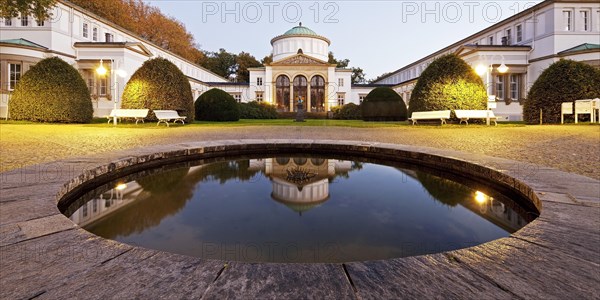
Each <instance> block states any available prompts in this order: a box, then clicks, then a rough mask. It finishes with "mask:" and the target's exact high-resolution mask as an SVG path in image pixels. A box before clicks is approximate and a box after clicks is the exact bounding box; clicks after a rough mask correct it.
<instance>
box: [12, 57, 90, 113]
mask: <svg viewBox="0 0 600 300" xmlns="http://www.w3.org/2000/svg"><path fill="white" fill-rule="evenodd" d="M8 108H9V113H10V117H11V119H13V120H29V121H36V122H60V123H88V122H90V121H91V120H92V116H93V114H94V109H93V106H92V99H91V98H90V93H89V91H88V88H87V85H86V84H85V81H84V80H83V78H82V77H81V75H80V74H79V72H77V70H76V69H75V68H73V67H72V66H71V65H69V64H68V63H66V62H65V61H63V60H62V59H60V58H58V57H52V58H46V59H43V60H41V61H39V62H38V63H37V64H35V65H34V66H33V67H31V69H29V71H27V72H26V73H25V74H24V75H23V77H21V80H20V81H19V83H18V84H17V86H16V87H15V91H14V93H13V95H12V98H11V99H10V102H9V103H8Z"/></svg>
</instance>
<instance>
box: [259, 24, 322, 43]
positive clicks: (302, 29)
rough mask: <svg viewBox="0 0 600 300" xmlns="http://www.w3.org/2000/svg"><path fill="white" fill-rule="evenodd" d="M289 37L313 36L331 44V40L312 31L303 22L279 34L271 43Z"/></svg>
mask: <svg viewBox="0 0 600 300" xmlns="http://www.w3.org/2000/svg"><path fill="white" fill-rule="evenodd" d="M289 37H311V38H316V39H320V40H323V41H325V42H327V44H328V45H331V41H329V39H327V38H326V37H324V36H321V35H318V34H317V33H316V32H314V31H312V30H311V29H310V28H308V27H306V26H302V22H300V24H298V26H295V27H293V28H292V29H290V30H288V31H286V32H285V33H284V34H282V35H278V36H276V37H274V38H273V39H272V40H271V45H273V43H274V42H275V41H277V40H280V39H284V38H289Z"/></svg>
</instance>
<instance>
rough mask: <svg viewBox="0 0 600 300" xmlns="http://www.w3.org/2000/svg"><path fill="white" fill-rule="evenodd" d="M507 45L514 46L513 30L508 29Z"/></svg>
mask: <svg viewBox="0 0 600 300" xmlns="http://www.w3.org/2000/svg"><path fill="white" fill-rule="evenodd" d="M506 45H512V29H506Z"/></svg>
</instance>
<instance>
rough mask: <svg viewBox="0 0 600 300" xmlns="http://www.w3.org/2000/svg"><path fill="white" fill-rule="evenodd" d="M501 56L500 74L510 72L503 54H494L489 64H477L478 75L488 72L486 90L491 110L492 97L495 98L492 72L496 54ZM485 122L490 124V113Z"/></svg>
mask: <svg viewBox="0 0 600 300" xmlns="http://www.w3.org/2000/svg"><path fill="white" fill-rule="evenodd" d="M498 55H499V56H500V57H501V58H502V63H501V64H500V66H499V67H498V68H497V69H496V70H498V73H500V74H504V73H506V72H508V66H506V65H505V64H504V56H503V55H501V54H494V55H492V57H491V58H490V60H489V65H488V64H487V63H486V64H485V65H484V64H482V63H480V64H479V65H477V66H476V67H475V72H476V73H477V75H479V76H483V74H487V75H486V84H487V88H486V92H487V95H488V104H487V109H488V110H489V109H490V108H491V107H490V102H491V101H490V99H492V98H494V99H495V95H492V80H491V77H492V73H493V72H494V57H495V56H498ZM486 62H487V59H486ZM486 65H488V66H489V67H487V66H486ZM485 124H486V125H490V118H489V113H488V117H487V118H486V119H485Z"/></svg>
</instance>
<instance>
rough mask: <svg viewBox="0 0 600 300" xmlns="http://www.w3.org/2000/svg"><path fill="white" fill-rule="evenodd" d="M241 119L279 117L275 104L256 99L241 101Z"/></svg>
mask: <svg viewBox="0 0 600 300" xmlns="http://www.w3.org/2000/svg"><path fill="white" fill-rule="evenodd" d="M238 105H239V107H240V119H277V109H275V106H273V105H270V104H266V103H259V102H256V101H252V102H248V103H239V104H238Z"/></svg>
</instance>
